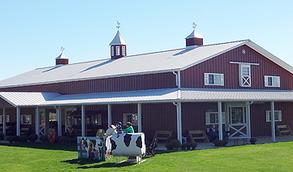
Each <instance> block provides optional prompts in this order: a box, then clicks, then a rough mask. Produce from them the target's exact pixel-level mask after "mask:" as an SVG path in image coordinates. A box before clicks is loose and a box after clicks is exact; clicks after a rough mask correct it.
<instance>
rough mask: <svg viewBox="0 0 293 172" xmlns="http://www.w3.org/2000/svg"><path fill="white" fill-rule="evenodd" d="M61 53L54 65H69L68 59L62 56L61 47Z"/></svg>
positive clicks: (62, 50)
mask: <svg viewBox="0 0 293 172" xmlns="http://www.w3.org/2000/svg"><path fill="white" fill-rule="evenodd" d="M60 49H61V53H60V55H59V56H57V57H56V65H67V64H68V63H69V59H68V57H66V56H65V55H64V48H63V47H61V48H60Z"/></svg>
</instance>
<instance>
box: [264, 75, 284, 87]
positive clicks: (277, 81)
mask: <svg viewBox="0 0 293 172" xmlns="http://www.w3.org/2000/svg"><path fill="white" fill-rule="evenodd" d="M269 78H272V85H269ZM280 83H281V78H280V76H273V75H265V76H264V85H265V87H271V88H278V87H280V85H281V84H280Z"/></svg>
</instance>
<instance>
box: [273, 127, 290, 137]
mask: <svg viewBox="0 0 293 172" xmlns="http://www.w3.org/2000/svg"><path fill="white" fill-rule="evenodd" d="M277 130H278V133H279V135H280V136H288V135H292V130H291V129H290V127H289V125H277Z"/></svg>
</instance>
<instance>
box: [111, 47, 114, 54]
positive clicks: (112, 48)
mask: <svg viewBox="0 0 293 172" xmlns="http://www.w3.org/2000/svg"><path fill="white" fill-rule="evenodd" d="M114 55H115V54H114V46H111V56H114Z"/></svg>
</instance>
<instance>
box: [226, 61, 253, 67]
mask: <svg viewBox="0 0 293 172" xmlns="http://www.w3.org/2000/svg"><path fill="white" fill-rule="evenodd" d="M230 63H231V64H238V65H252V66H259V63H251V62H233V61H231V62H230Z"/></svg>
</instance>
